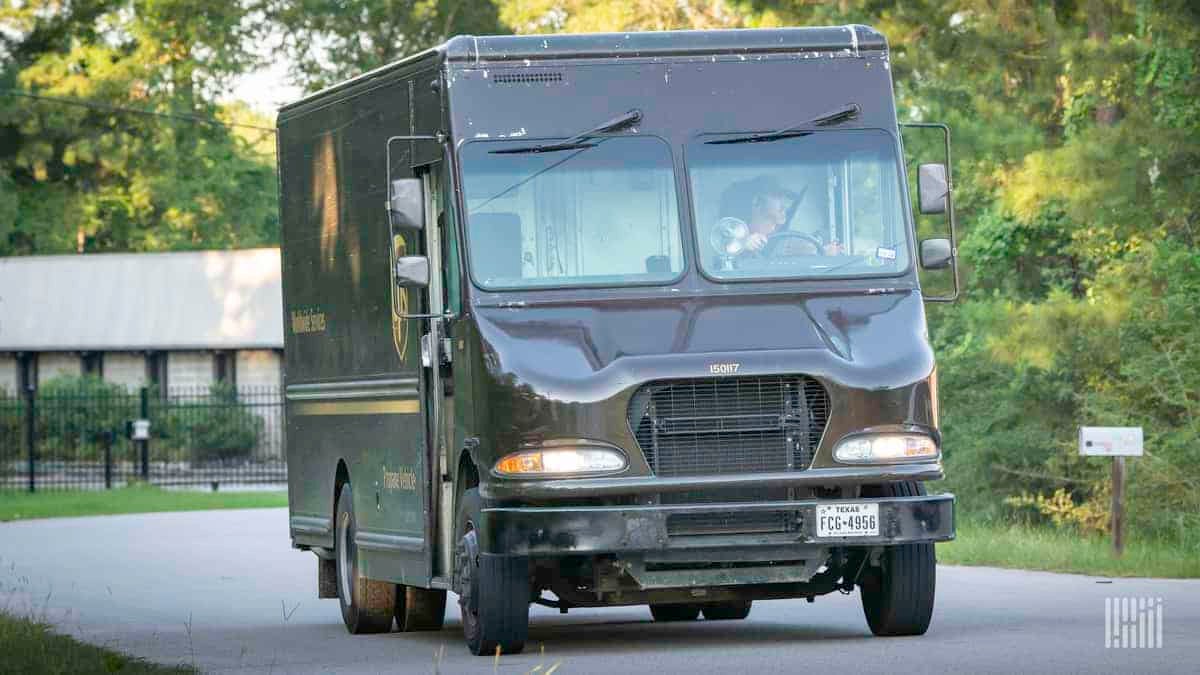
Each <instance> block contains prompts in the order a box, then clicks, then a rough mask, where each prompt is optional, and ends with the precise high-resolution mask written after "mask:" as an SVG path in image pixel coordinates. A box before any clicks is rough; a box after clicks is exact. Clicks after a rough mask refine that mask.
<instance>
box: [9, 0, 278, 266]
mask: <svg viewBox="0 0 1200 675" xmlns="http://www.w3.org/2000/svg"><path fill="white" fill-rule="evenodd" d="M246 11H247V10H245V8H244V7H243V6H242V5H240V4H238V3H202V2H189V1H187V0H143V1H139V2H130V1H128V0H125V1H109V2H72V3H62V2H58V1H56V0H37V1H31V2H26V3H23V4H21V5H19V6H13V5H6V6H5V9H3V10H0V28H3V30H0V36H2V37H0V51H2V52H4V53H5V54H7V55H8V56H9V58H8V59H7V60H6V61H5V62H4V64H3V65H2V66H0V83H3V86H4V88H5V90H6V92H5V95H3V96H0V137H2V138H3V139H4V140H5V142H4V143H3V144H0V255H2V254H14V253H16V254H20V253H25V254H28V253H61V252H71V251H79V252H83V251H103V250H159V249H169V248H218V247H230V246H252V245H263V244H268V243H271V242H273V241H276V240H277V234H276V233H277V230H278V225H277V222H276V218H277V217H276V215H275V211H276V209H275V195H274V183H275V181H274V171H273V168H272V166H271V163H270V161H269V158H266V157H263V156H261V155H260V154H258V153H257V152H255V151H254V150H253V149H252V147H251V144H250V143H248V142H246V141H245V140H243V139H241V138H238V137H237V136H236V135H235V134H233V133H232V132H231V131H230V130H229V129H227V128H225V127H224V126H222V125H220V124H212V123H206V122H201V123H197V122H196V121H195V120H196V119H206V118H213V117H215V116H219V115H220V114H222V111H221V109H220V108H219V106H217V105H216V103H215V102H214V101H215V99H216V97H217V96H218V95H219V94H220V93H222V92H223V91H224V90H225V88H226V87H227V86H228V83H229V80H230V78H231V77H232V76H234V75H236V74H237V73H239V72H241V71H242V70H244V69H245V68H247V67H248V66H249V65H250V64H251V63H252V62H253V57H252V56H251V53H250V52H249V51H248V47H249V46H250V44H251V43H250V41H249V39H248V37H247V36H248V35H249V34H250V33H251V29H250V28H247V27H246V26H247V25H248V24H247V23H246V21H245V19H246V14H245V12H246ZM30 96H34V97H42V98H31V97H30ZM47 98H50V99H58V100H46V99H47ZM121 107H125V108H134V109H138V110H146V111H153V112H158V113H163V114H164V115H168V116H153V115H139V114H130V113H127V112H121V111H119V110H117V108H121Z"/></svg>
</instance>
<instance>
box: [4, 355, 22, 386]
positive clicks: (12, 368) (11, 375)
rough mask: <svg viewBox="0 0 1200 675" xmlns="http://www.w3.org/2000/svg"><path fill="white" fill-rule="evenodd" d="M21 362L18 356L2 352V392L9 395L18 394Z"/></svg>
mask: <svg viewBox="0 0 1200 675" xmlns="http://www.w3.org/2000/svg"><path fill="white" fill-rule="evenodd" d="M20 366H21V364H20V363H19V362H18V361H17V359H16V357H14V356H8V355H5V354H0V392H4V393H7V394H8V395H9V396H15V395H16V394H17V384H18V383H19V382H20V372H21V371H20V370H19V368H20Z"/></svg>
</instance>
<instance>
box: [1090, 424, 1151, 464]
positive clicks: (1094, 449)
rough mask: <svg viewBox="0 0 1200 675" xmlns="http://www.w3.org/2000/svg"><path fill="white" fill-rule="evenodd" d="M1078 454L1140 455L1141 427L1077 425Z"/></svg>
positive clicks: (1101, 455) (1097, 455) (1095, 455)
mask: <svg viewBox="0 0 1200 675" xmlns="http://www.w3.org/2000/svg"><path fill="white" fill-rule="evenodd" d="M1079 454H1081V455H1084V456H1085V457H1087V456H1091V457H1141V456H1142V428H1141V427H1079Z"/></svg>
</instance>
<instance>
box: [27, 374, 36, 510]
mask: <svg viewBox="0 0 1200 675" xmlns="http://www.w3.org/2000/svg"><path fill="white" fill-rule="evenodd" d="M36 392H37V389H36V388H35V387H34V385H33V384H32V383H30V384H27V385H25V449H26V451H27V452H28V453H29V491H30V492H34V491H35V490H37V413H36V411H35V410H34V401H35V400H36V398H37V397H36V396H35V394H36Z"/></svg>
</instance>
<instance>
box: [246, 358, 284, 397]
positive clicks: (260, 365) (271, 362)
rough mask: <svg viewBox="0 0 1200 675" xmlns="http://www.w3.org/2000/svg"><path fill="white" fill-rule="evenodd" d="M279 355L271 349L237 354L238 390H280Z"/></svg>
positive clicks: (280, 366)
mask: <svg viewBox="0 0 1200 675" xmlns="http://www.w3.org/2000/svg"><path fill="white" fill-rule="evenodd" d="M281 368H282V364H281V363H280V359H279V353H278V352H276V351H274V350H271V349H250V350H244V351H239V352H238V353H237V385H238V388H239V389H240V388H242V387H247V388H254V389H263V388H272V389H278V388H279V386H280V385H281V384H282V383H283V382H282V370H281Z"/></svg>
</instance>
